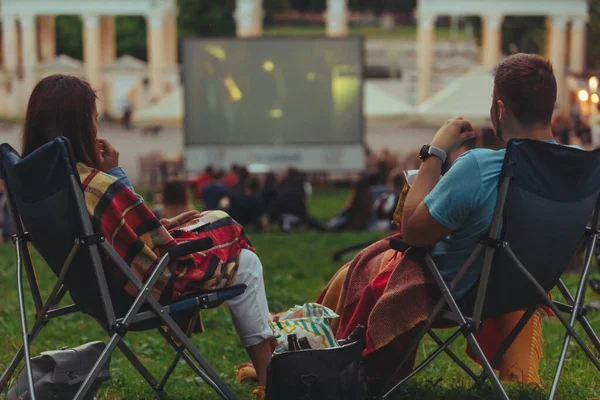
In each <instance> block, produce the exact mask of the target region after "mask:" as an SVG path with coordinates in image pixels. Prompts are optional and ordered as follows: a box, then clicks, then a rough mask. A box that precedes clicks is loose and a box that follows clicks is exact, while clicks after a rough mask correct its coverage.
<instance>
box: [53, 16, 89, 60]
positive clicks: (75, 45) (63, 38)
mask: <svg viewBox="0 0 600 400" xmlns="http://www.w3.org/2000/svg"><path fill="white" fill-rule="evenodd" d="M55 21H56V22H55V25H56V52H57V54H65V55H67V56H69V57H73V58H76V59H78V60H82V59H83V47H82V43H83V37H82V34H83V32H82V22H81V18H80V17H79V16H75V15H60V16H58V17H56V20H55Z"/></svg>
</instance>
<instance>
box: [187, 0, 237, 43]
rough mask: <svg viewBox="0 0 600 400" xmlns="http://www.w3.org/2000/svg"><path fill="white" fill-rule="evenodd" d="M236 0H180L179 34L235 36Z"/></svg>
mask: <svg viewBox="0 0 600 400" xmlns="http://www.w3.org/2000/svg"><path fill="white" fill-rule="evenodd" d="M234 9H235V0H219V1H214V0H179V20H178V22H179V36H180V37H186V36H233V35H235V21H234V19H233V12H234Z"/></svg>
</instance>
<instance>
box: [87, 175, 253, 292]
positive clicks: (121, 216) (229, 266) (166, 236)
mask: <svg viewBox="0 0 600 400" xmlns="http://www.w3.org/2000/svg"><path fill="white" fill-rule="evenodd" d="M77 170H78V172H79V176H80V179H81V183H82V187H83V191H84V196H85V203H86V205H87V209H88V212H89V213H90V215H91V217H92V223H93V224H94V228H95V229H97V230H99V231H100V232H102V233H103V234H104V235H105V237H106V240H107V241H108V242H109V243H110V244H111V245H112V246H113V247H114V248H115V250H116V251H117V253H119V255H120V256H121V257H122V258H123V260H125V262H126V263H127V264H128V265H129V266H130V267H131V270H132V271H133V272H134V274H135V275H136V276H137V277H138V278H139V279H140V280H142V281H145V280H146V279H147V278H148V277H149V276H150V275H151V274H152V271H154V269H155V268H156V265H157V264H158V260H159V259H160V257H161V256H162V255H164V254H165V252H166V250H167V249H169V248H170V247H172V246H175V245H177V244H178V243H182V242H186V241H190V240H195V239H198V238H202V237H210V238H212V240H213V243H214V246H213V247H212V248H211V249H209V250H207V251H204V252H201V253H194V254H191V255H189V256H185V257H180V258H178V259H176V260H173V261H172V262H171V264H170V265H169V267H168V269H166V270H165V272H164V273H163V275H162V276H161V277H160V279H159V280H158V282H157V284H156V285H155V287H154V288H153V290H152V295H153V296H154V297H155V298H157V299H158V298H161V299H163V300H166V301H172V300H176V299H177V298H179V297H180V296H182V295H185V294H186V293H193V292H198V291H201V290H207V289H215V288H220V287H225V286H228V285H230V284H232V283H233V282H234V280H235V274H236V271H237V267H238V262H239V256H240V252H241V250H242V249H244V248H245V249H250V250H254V249H253V248H252V245H251V243H250V240H249V239H248V237H247V236H246V235H245V234H244V231H243V229H242V226H241V225H239V224H238V223H236V222H235V221H234V220H233V219H232V218H231V217H229V215H227V214H226V213H224V212H216V211H209V212H205V213H200V214H198V215H197V216H196V217H197V218H201V219H203V220H205V222H208V224H206V225H205V226H203V228H202V229H201V231H200V232H197V233H195V232H188V231H183V230H179V229H174V230H173V229H172V230H171V232H169V231H167V229H166V228H165V227H164V226H163V225H162V224H161V223H160V221H159V220H158V219H157V218H156V217H155V216H154V214H153V213H152V211H150V209H148V207H146V205H145V204H144V203H143V202H142V201H140V200H139V199H138V198H137V196H136V195H135V194H134V193H133V192H131V191H130V190H129V189H128V188H127V187H125V186H124V185H123V184H121V183H120V182H119V181H117V180H116V179H115V178H113V177H112V176H110V175H107V174H105V173H102V172H100V171H98V170H96V169H92V168H89V167H87V166H85V165H83V164H78V165H77ZM115 271H117V270H116V269H115ZM117 273H118V272H117ZM125 289H126V290H127V292H128V293H129V294H130V295H132V296H136V295H137V294H138V291H137V289H136V288H135V286H134V285H133V284H132V283H131V282H128V283H127V284H126V286H125Z"/></svg>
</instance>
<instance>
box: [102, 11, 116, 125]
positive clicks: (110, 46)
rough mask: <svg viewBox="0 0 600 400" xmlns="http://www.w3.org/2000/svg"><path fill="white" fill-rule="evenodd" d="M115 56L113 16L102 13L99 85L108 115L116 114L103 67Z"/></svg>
mask: <svg viewBox="0 0 600 400" xmlns="http://www.w3.org/2000/svg"><path fill="white" fill-rule="evenodd" d="M116 57H117V37H116V30H115V17H114V16H113V15H103V16H101V17H100V87H99V88H98V89H99V93H101V95H102V108H103V109H104V111H105V112H106V113H107V114H108V115H112V116H115V115H117V110H115V109H114V104H113V98H112V89H113V88H112V84H111V82H110V81H109V80H105V79H104V76H103V68H104V67H106V66H108V65H110V64H112V63H113V62H114V61H115V58H116Z"/></svg>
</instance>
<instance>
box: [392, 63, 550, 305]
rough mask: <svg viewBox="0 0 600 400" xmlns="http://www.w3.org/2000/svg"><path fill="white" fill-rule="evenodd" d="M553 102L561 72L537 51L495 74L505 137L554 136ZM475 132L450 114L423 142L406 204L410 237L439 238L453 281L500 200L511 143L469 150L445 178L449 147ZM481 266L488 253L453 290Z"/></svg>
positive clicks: (414, 240) (497, 126)
mask: <svg viewBox="0 0 600 400" xmlns="http://www.w3.org/2000/svg"><path fill="white" fill-rule="evenodd" d="M465 95H467V96H468V93H466V94H465ZM456 101H460V99H456ZM555 102H556V80H555V78H554V74H553V72H552V66H551V65H550V63H549V62H548V61H546V60H544V59H543V58H541V57H539V56H537V55H533V54H516V55H513V56H510V57H508V58H507V59H506V60H505V61H503V62H502V63H500V64H499V65H498V66H497V68H496V71H495V76H494V93H493V96H492V107H491V110H490V116H491V120H492V125H493V127H494V131H495V135H496V136H497V137H498V138H499V139H500V140H501V141H503V142H505V141H508V140H509V139H513V138H516V139H534V140H544V141H551V142H553V143H556V142H555V141H554V137H553V135H552V129H551V127H550V122H551V119H552V113H553V110H554V104H555ZM474 135H475V134H474V132H473V128H472V127H471V124H470V123H469V122H468V121H467V120H465V119H462V118H458V117H457V118H452V119H451V120H449V121H447V122H446V123H445V124H444V126H442V127H441V128H440V129H439V130H438V132H437V133H436V135H435V137H434V138H433V140H432V141H431V145H425V146H423V149H422V150H421V154H420V158H421V159H422V160H423V163H422V164H421V167H420V169H419V174H418V176H417V178H416V180H415V182H414V183H413V185H412V187H411V190H410V192H409V193H408V197H407V199H406V202H405V205H404V215H403V220H402V235H403V237H404V240H406V241H407V242H408V243H409V244H411V245H413V246H433V249H432V250H433V251H432V254H433V258H434V260H435V262H436V264H437V266H438V268H439V269H440V272H441V274H442V276H443V277H444V279H445V280H446V282H447V283H450V282H451V281H452V279H453V278H454V277H455V276H456V274H457V272H458V271H459V270H460V268H461V267H462V265H463V264H464V263H465V262H466V261H467V258H468V257H469V255H470V254H471V253H472V252H473V250H474V249H475V247H476V245H477V243H478V242H479V240H480V239H481V235H482V234H484V233H486V232H487V231H488V230H489V228H490V223H491V220H492V215H493V212H494V207H495V206H496V197H497V194H498V190H497V185H498V179H499V175H500V171H501V169H502V161H503V160H504V153H505V150H489V149H474V150H471V151H468V152H466V153H464V154H463V155H462V156H460V157H459V158H458V159H457V160H456V161H455V162H454V163H453V165H452V167H451V168H450V169H449V171H448V172H447V173H446V174H445V175H444V176H443V177H442V178H441V179H440V173H441V171H442V167H443V165H444V162H445V159H446V155H447V154H448V153H449V152H451V151H453V150H454V149H456V148H457V147H459V146H460V144H461V143H462V142H463V141H465V140H467V139H470V138H472V137H474ZM482 266H483V254H481V255H480V256H479V257H478V258H477V260H476V261H475V262H474V263H473V265H472V266H471V268H470V269H469V271H468V272H467V274H466V275H465V276H464V277H463V279H462V281H461V284H460V285H459V287H458V288H457V289H456V291H455V292H454V293H453V294H454V296H455V297H460V296H462V295H464V294H465V293H466V292H467V291H468V290H469V289H470V288H471V287H472V286H473V284H474V283H475V282H476V281H477V278H478V276H479V274H480V271H481V268H482Z"/></svg>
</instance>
